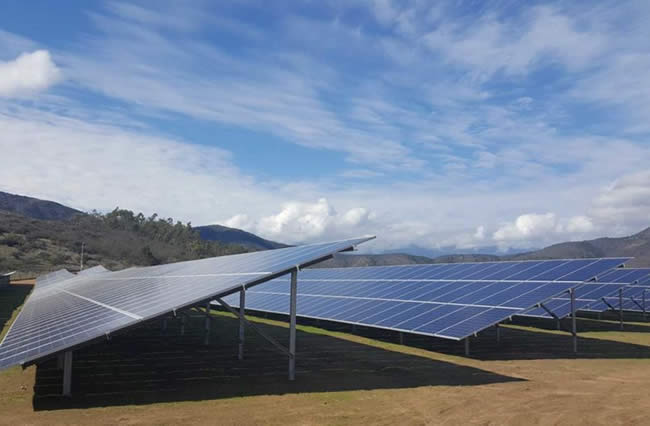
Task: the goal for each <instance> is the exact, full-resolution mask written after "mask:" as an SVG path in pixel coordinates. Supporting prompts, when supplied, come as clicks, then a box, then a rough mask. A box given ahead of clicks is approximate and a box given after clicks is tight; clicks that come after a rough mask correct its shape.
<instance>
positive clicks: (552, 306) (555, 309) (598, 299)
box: [523, 268, 650, 318]
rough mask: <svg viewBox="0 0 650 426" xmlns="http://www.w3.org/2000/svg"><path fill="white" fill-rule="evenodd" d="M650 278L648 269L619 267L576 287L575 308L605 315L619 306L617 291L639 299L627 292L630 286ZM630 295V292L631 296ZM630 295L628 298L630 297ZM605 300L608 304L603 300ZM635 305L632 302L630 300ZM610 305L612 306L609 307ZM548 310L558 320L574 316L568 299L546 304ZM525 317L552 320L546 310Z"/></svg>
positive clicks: (632, 293)
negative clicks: (612, 308) (611, 307)
mask: <svg viewBox="0 0 650 426" xmlns="http://www.w3.org/2000/svg"><path fill="white" fill-rule="evenodd" d="M648 275H650V269H647V268H616V269H612V270H611V271H608V272H604V273H602V274H599V275H598V277H597V278H598V281H595V282H586V283H584V284H582V285H581V286H579V287H577V288H576V309H577V310H582V311H590V312H603V311H606V310H608V309H610V306H618V305H619V296H618V292H619V290H620V289H623V292H624V294H626V295H627V296H624V297H625V298H626V299H629V298H633V297H634V296H637V295H638V294H639V293H640V292H638V291H631V290H628V288H629V284H632V283H635V282H638V280H639V279H642V278H644V277H647V276H648ZM628 292H629V293H628ZM628 294H629V295H628ZM603 299H605V300H606V301H607V303H605V302H604V301H603ZM627 301H628V302H629V304H631V305H633V306H636V304H635V302H634V300H633V299H629V300H627ZM608 304H609V305H608ZM544 305H545V307H546V308H547V309H548V310H549V311H551V312H552V313H553V315H555V316H557V317H558V318H563V317H565V316H568V315H569V314H570V313H571V307H570V300H569V299H568V297H559V298H557V299H554V300H551V301H549V302H547V303H545V304H544ZM523 315H524V316H530V317H538V318H551V317H552V315H551V314H550V313H549V312H548V311H547V310H545V309H543V308H536V309H532V310H530V311H528V312H526V313H524V314H523Z"/></svg>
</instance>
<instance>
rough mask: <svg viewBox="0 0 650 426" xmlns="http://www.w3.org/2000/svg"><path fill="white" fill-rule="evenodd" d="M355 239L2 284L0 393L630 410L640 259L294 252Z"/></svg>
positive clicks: (642, 410) (56, 413) (180, 405)
mask: <svg viewBox="0 0 650 426" xmlns="http://www.w3.org/2000/svg"><path fill="white" fill-rule="evenodd" d="M372 238H374V237H362V238H356V239H350V240H344V241H336V242H330V243H322V244H312V245H306V246H297V247H289V248H283V249H276V250H269V251H261V252H253V253H246V254H239V255H232V256H222V257H216V258H208V259H201V260H195V261H187V262H179V263H172V264H166V265H158V266H150V267H140V268H129V269H124V270H121V271H115V272H112V271H109V270H107V269H106V268H104V267H102V266H96V267H94V268H90V269H86V270H83V271H81V272H79V273H78V274H73V273H70V272H68V271H66V270H60V271H55V272H52V273H49V274H46V275H43V276H40V277H38V278H37V279H36V282H35V285H34V286H33V289H32V288H31V286H28V285H23V286H22V287H21V286H20V285H17V284H12V285H11V286H9V287H10V288H9V287H8V288H7V289H0V301H1V302H2V303H3V307H2V308H3V315H5V316H6V317H7V319H6V321H3V323H4V331H3V338H2V342H1V343H0V369H3V370H5V371H3V372H0V391H1V392H3V394H2V395H3V397H2V398H3V399H2V400H0V409H2V410H3V412H9V411H12V412H13V411H14V410H8V407H9V405H11V404H15V403H16V401H18V405H20V404H23V405H24V412H23V414H22V415H27V414H25V413H28V414H29V415H30V416H35V417H34V418H33V419H34V420H35V421H36V420H42V421H49V422H55V423H56V422H65V421H66V420H64V419H68V421H69V419H76V420H74V421H72V422H87V421H89V420H90V417H85V416H89V415H92V414H91V413H96V414H97V415H100V416H101V415H107V416H108V417H107V419H113V421H114V420H115V418H113V417H112V416H113V415H115V416H120V415H124V416H126V417H124V419H125V421H130V420H132V419H134V418H138V416H142V415H143V414H142V411H141V409H142V408H143V407H146V408H147V410H148V411H147V414H146V415H144V417H139V418H140V421H141V422H157V423H175V422H176V421H180V420H181V417H174V416H178V415H180V414H179V413H184V414H183V416H184V417H182V418H184V419H186V420H187V419H188V418H190V419H192V420H200V419H203V420H206V419H209V418H210V416H220V418H223V419H227V421H226V423H228V422H232V423H280V422H282V423H286V422H287V421H289V422H292V423H293V422H297V423H322V422H326V423H349V422H359V423H361V422H367V421H372V422H379V423H392V422H395V421H401V422H404V421H405V420H404V419H406V422H409V420H411V421H412V422H413V423H429V422H434V423H435V422H438V421H437V420H436V419H439V420H440V421H450V422H481V423H483V422H488V423H489V422H493V423H510V424H520V423H522V422H528V421H529V420H531V419H534V420H536V422H539V423H556V422H560V423H564V422H569V423H571V422H572V420H573V419H575V416H576V413H579V415H580V416H582V417H581V421H583V419H593V422H594V423H638V424H643V423H647V421H648V413H649V412H650V409H648V408H650V407H648V404H649V403H650V401H649V400H648V398H647V395H645V393H644V392H641V393H639V389H641V386H647V383H648V380H649V379H650V368H649V367H650V337H649V336H650V333H648V332H650V323H648V322H646V321H647V313H648V311H649V310H650V268H648V269H644V268H626V267H625V265H626V263H627V262H629V261H630V258H594V259H559V260H558V259H554V260H531V261H500V262H479V263H449V264H445V263H438V264H427V265H405V266H371V267H350V268H322V269H319V268H311V266H313V265H315V264H317V263H319V262H321V261H323V260H326V259H328V258H330V257H332V256H333V255H334V254H336V253H340V252H345V251H350V250H354V249H355V248H356V247H357V246H358V245H360V244H363V243H364V242H366V241H368V240H369V239H372ZM3 295H4V296H3ZM20 305H22V307H21V306H20ZM21 367H22V369H23V370H26V371H24V372H23V371H21ZM635 384H637V385H635ZM614 390H616V391H615V392H614ZM644 395H645V396H644ZM605 400H607V401H608V404H603V401H605ZM612 401H613V402H612ZM169 403H173V404H172V406H170V405H169ZM593 404H598V410H593V409H592V405H593ZM603 405H607V407H604V406H603ZM154 407H155V409H154ZM174 409H175V410H176V411H174ZM98 410H99V411H98ZM106 410H108V411H106ZM111 410H115V411H111ZM530 410H533V411H530ZM287 411H289V412H291V413H292V415H293V416H295V418H290V419H287V418H286V412H287ZM110 413H113V414H110ZM138 413H140V414H138ZM172 413H175V414H172ZM14 416H15V417H12V418H8V419H7V421H8V422H9V423H14V424H15V423H20V422H21V420H22V421H25V418H23V417H20V412H18V414H14ZM70 416H72V417H70ZM133 416H135V417H133ZM170 416H171V417H170ZM174 419H175V420H176V421H175V420H174ZM397 419H401V420H397ZM113 421H110V422H113ZM27 422H30V421H27ZM135 422H136V423H137V422H138V421H135Z"/></svg>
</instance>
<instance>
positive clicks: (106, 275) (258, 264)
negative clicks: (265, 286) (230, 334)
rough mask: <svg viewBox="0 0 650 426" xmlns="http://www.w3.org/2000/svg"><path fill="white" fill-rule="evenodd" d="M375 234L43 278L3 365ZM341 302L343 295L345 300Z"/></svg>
mask: <svg viewBox="0 0 650 426" xmlns="http://www.w3.org/2000/svg"><path fill="white" fill-rule="evenodd" d="M368 239H370V238H359V239H353V240H345V241H336V242H332V243H324V244H311V245H305V246H298V247H289V248H283V249H277V250H268V251H260V252H254V253H245V254H238V255H232V256H222V257H215V258H209V259H201V260H194V261H188V262H178V263H171V264H167V265H158V266H150V267H143V268H130V269H126V270H122V271H117V272H108V271H102V268H96V269H95V268H93V269H92V270H90V269H89V270H87V271H85V273H81V274H79V275H77V276H72V274H70V273H68V272H67V271H65V272H64V271H58V272H56V273H52V274H48V275H46V276H43V277H40V278H39V279H38V280H37V284H36V288H35V290H34V291H33V292H32V294H31V295H30V297H29V298H28V299H27V302H26V303H25V305H24V306H23V308H22V310H21V312H20V314H19V315H18V317H17V318H16V320H15V321H14V323H13V324H12V326H11V328H10V329H9V332H8V333H7V335H6V336H5V338H4V339H3V341H2V342H1V343H0V369H3V368H6V367H9V366H11V365H16V364H24V363H28V362H32V361H37V360H39V359H41V358H43V357H45V356H49V355H52V354H55V353H59V352H61V351H65V350H66V349H69V348H70V347H72V346H75V345H79V344H82V343H87V342H89V341H91V340H92V339H95V338H98V337H104V336H105V335H107V334H109V333H112V332H114V331H117V330H119V329H123V328H125V327H128V326H132V325H136V324H139V323H141V322H142V321H145V320H148V319H151V318H156V317H159V316H161V315H165V314H167V313H169V312H171V311H173V310H176V309H182V308H186V307H188V306H193V305H195V304H197V303H204V302H205V301H206V300H210V299H212V298H213V297H220V296H224V295H226V294H229V293H231V292H233V291H236V290H237V289H239V288H241V287H242V286H252V285H256V284H258V283H260V282H263V281H265V280H270V279H272V278H274V277H276V276H278V275H281V274H284V273H287V272H289V271H291V270H292V269H293V268H295V267H296V266H304V265H309V264H311V263H313V262H316V261H320V260H323V259H325V258H327V257H328V256H330V255H332V254H334V253H337V252H340V251H343V250H348V249H350V248H353V247H354V246H356V245H357V244H360V243H363V242H365V241H367V240H368ZM268 299H269V298H268V297H264V296H263V295H259V297H258V296H256V295H254V294H252V295H251V300H252V301H253V302H255V301H256V300H257V301H258V302H259V303H260V306H261V307H265V308H268V309H269V310H271V311H278V312H280V311H286V309H288V303H287V300H286V298H284V297H280V296H278V297H272V298H271V300H268ZM339 300H341V299H339Z"/></svg>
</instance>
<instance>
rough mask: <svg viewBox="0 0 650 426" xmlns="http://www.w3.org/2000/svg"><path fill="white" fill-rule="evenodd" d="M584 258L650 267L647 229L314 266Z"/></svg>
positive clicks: (343, 258)
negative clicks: (520, 249)
mask: <svg viewBox="0 0 650 426" xmlns="http://www.w3.org/2000/svg"><path fill="white" fill-rule="evenodd" d="M585 257H633V258H634V259H632V260H631V261H630V262H628V263H627V264H626V266H628V267H650V228H647V229H645V230H643V231H641V232H639V233H638V234H634V235H630V236H628V237H620V238H609V237H606V238H597V239H595V240H588V241H571V242H565V243H559V244H554V245H552V246H548V247H545V248H543V249H541V250H535V251H531V252H526V253H518V254H514V255H506V256H497V255H492V254H450V255H444V256H437V257H434V258H431V257H427V256H415V255H411V254H404V253H396V254H339V255H337V256H335V257H334V259H331V260H328V261H326V262H323V263H320V264H318V265H315V267H327V268H338V267H348V266H378V265H409V264H420V263H455V262H490V261H498V260H536V259H568V258H585Z"/></svg>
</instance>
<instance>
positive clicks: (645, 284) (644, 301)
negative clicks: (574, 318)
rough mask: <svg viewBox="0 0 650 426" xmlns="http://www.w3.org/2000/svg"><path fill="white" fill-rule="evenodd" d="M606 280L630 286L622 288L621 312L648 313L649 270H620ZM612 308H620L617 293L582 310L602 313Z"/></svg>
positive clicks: (649, 299) (649, 304)
mask: <svg viewBox="0 0 650 426" xmlns="http://www.w3.org/2000/svg"><path fill="white" fill-rule="evenodd" d="M607 278H609V279H613V280H615V281H617V282H626V283H629V284H630V285H628V286H625V287H624V288H623V294H622V296H623V310H625V311H635V312H647V311H650V268H620V269H617V270H614V271H612V273H610V274H608V275H607V276H604V277H603V279H607ZM612 308H614V309H619V308H620V299H619V294H618V291H616V292H612V293H610V294H607V295H604V296H603V297H602V298H600V299H598V300H597V301H595V302H594V303H592V304H590V305H589V306H588V307H586V308H584V310H585V311H590V312H604V311H607V310H609V309H612Z"/></svg>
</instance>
